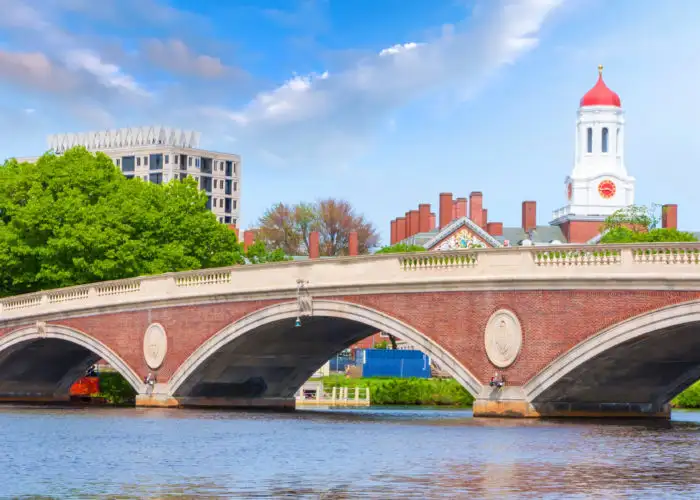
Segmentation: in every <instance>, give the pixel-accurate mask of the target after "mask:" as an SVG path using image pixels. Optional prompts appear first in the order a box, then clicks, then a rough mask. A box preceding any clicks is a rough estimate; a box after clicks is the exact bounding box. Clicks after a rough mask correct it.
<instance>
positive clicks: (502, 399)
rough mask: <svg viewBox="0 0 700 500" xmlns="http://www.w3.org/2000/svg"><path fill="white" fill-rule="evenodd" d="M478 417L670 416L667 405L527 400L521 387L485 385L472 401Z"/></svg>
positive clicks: (665, 417)
mask: <svg viewBox="0 0 700 500" xmlns="http://www.w3.org/2000/svg"><path fill="white" fill-rule="evenodd" d="M473 413H474V416H475V417H482V418H489V417H490V418H653V419H669V418H671V406H670V405H669V404H654V403H644V402H642V403H631V402H590V401H544V402H537V401H536V402H530V401H527V399H526V398H525V396H524V391H523V389H522V388H521V387H503V388H500V389H492V388H490V387H487V388H485V389H484V390H483V391H482V393H481V394H480V395H479V397H478V398H476V400H475V401H474V405H473Z"/></svg>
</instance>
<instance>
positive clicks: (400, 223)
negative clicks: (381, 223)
mask: <svg viewBox="0 0 700 500" xmlns="http://www.w3.org/2000/svg"><path fill="white" fill-rule="evenodd" d="M407 222H408V221H407V220H406V218H405V217H398V218H397V219H396V241H395V242H394V243H399V242H401V241H403V240H405V239H406V223H407Z"/></svg>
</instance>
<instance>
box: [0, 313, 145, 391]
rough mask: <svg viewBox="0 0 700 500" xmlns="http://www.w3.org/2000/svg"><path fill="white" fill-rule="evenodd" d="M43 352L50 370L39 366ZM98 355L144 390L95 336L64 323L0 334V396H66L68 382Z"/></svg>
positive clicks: (125, 364)
mask: <svg viewBox="0 0 700 500" xmlns="http://www.w3.org/2000/svg"><path fill="white" fill-rule="evenodd" d="M71 346H72V347H71ZM42 353H43V354H50V356H51V360H52V361H53V363H51V364H52V365H53V366H51V367H50V368H51V369H50V370H48V369H47V367H45V366H42V365H43V364H45V363H46V360H47V358H45V357H44V358H42V356H41V354H42ZM100 359H104V360H105V361H107V363H109V365H110V366H111V367H112V368H114V369H115V370H116V371H117V372H119V373H120V374H121V375H122V376H123V377H124V379H126V380H127V381H128V382H129V384H130V385H131V386H132V387H133V388H134V389H135V390H136V391H137V393H141V392H143V391H144V388H145V386H144V384H143V382H142V381H141V379H140V377H139V376H138V375H137V374H136V372H135V371H134V370H133V369H132V368H131V367H130V366H129V365H128V364H127V363H126V362H125V361H124V360H123V359H122V358H121V357H120V356H119V355H117V354H116V353H115V352H114V351H113V350H112V349H110V348H109V347H107V346H106V345H105V344H104V343H102V342H100V341H99V340H97V339H95V338H94V337H92V336H90V335H88V334H86V333H84V332H82V331H80V330H76V329H74V328H70V327H67V326H63V325H54V324H45V325H39V324H36V325H32V326H27V327H23V328H20V329H18V330H15V331H13V332H10V333H8V334H7V335H4V336H3V337H0V397H5V398H8V399H12V397H13V396H23V397H26V398H27V399H31V398H32V397H34V396H36V397H38V398H41V399H47V400H50V399H51V398H54V397H55V398H60V397H63V396H67V395H68V392H69V389H70V387H71V385H72V384H73V383H74V382H75V381H76V380H77V379H78V378H79V377H80V376H81V375H82V374H84V373H85V371H86V370H87V369H88V368H89V367H90V366H91V365H92V364H94V363H96V362H97V361H98V360H100ZM28 364H29V366H28V367H27V365H28Z"/></svg>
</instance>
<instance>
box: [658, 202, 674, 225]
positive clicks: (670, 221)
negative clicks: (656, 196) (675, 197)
mask: <svg viewBox="0 0 700 500" xmlns="http://www.w3.org/2000/svg"><path fill="white" fill-rule="evenodd" d="M661 227H663V228H665V229H678V205H676V204H668V205H664V206H662V207H661Z"/></svg>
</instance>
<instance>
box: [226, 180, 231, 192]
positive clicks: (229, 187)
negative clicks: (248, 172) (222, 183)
mask: <svg viewBox="0 0 700 500" xmlns="http://www.w3.org/2000/svg"><path fill="white" fill-rule="evenodd" d="M231 184H232V182H231V181H228V180H227V181H226V194H231Z"/></svg>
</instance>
